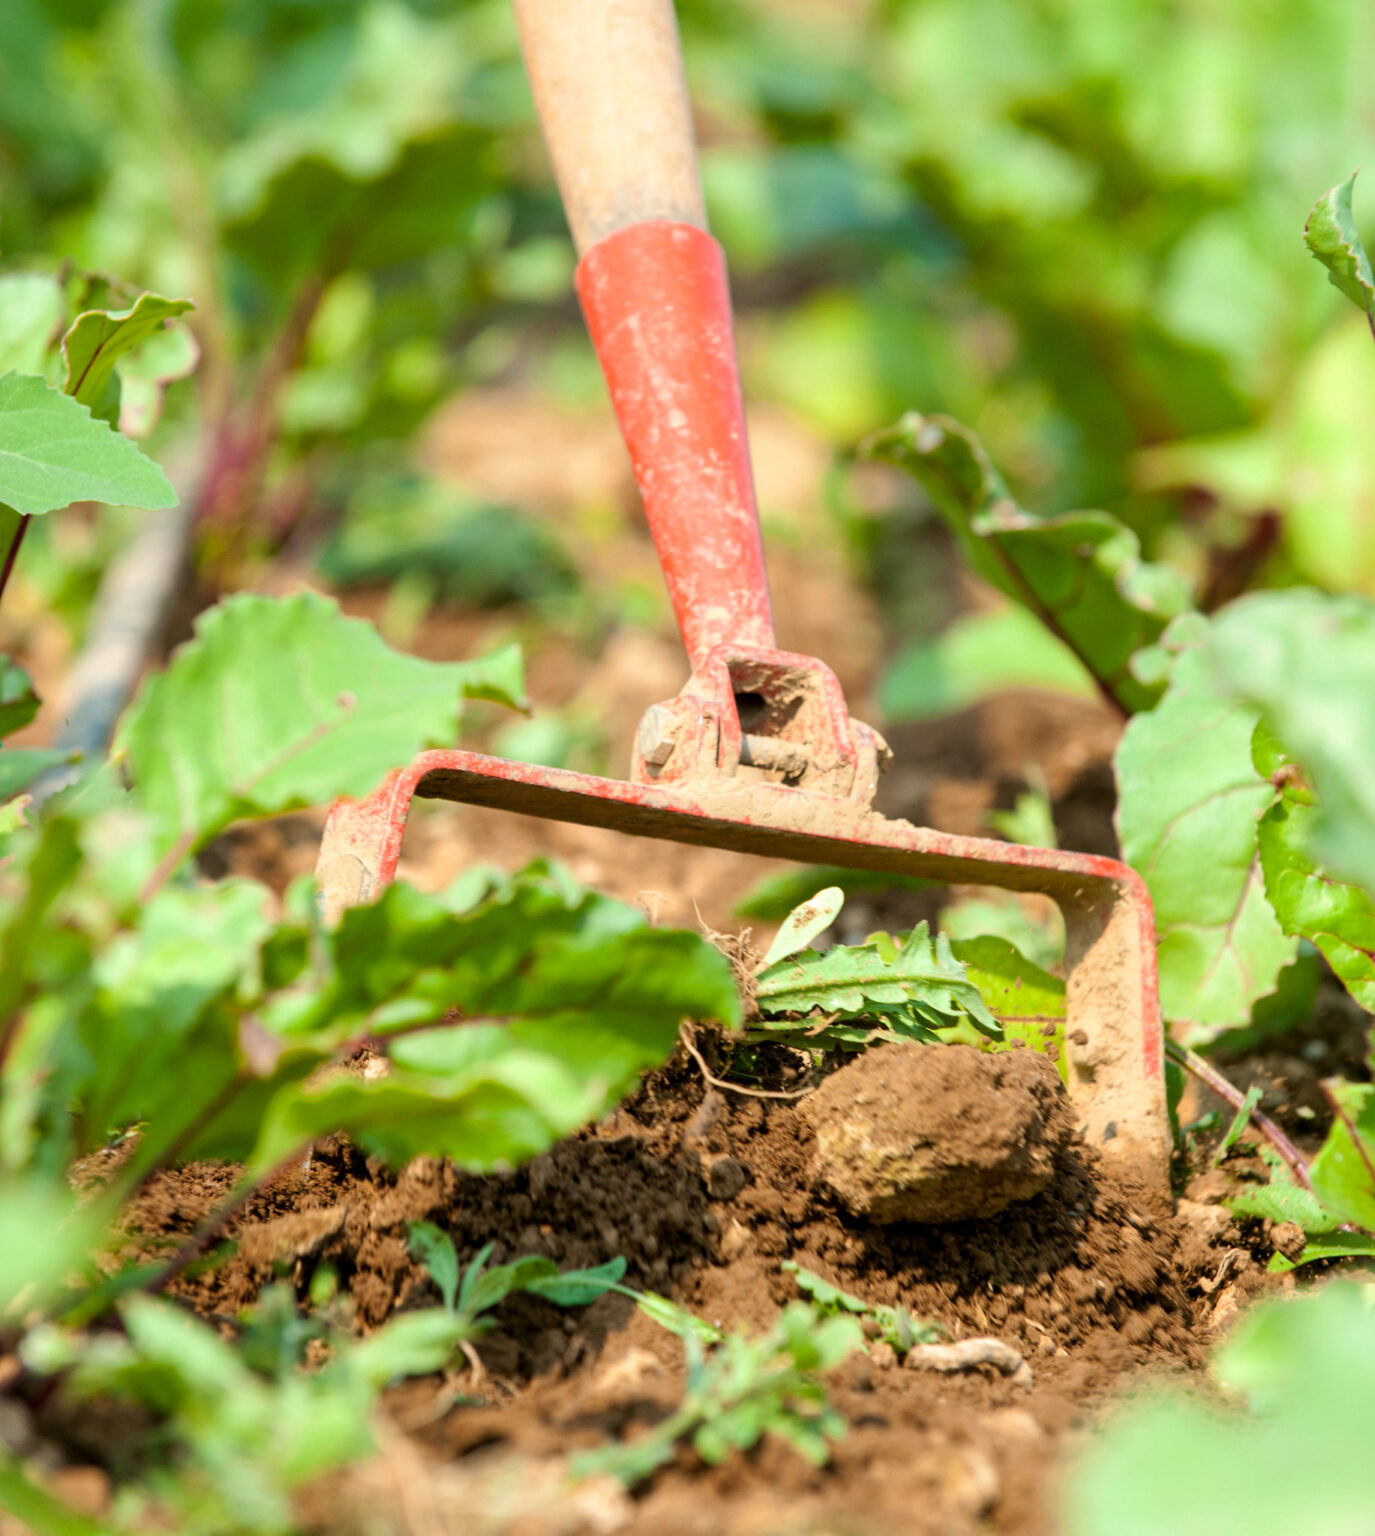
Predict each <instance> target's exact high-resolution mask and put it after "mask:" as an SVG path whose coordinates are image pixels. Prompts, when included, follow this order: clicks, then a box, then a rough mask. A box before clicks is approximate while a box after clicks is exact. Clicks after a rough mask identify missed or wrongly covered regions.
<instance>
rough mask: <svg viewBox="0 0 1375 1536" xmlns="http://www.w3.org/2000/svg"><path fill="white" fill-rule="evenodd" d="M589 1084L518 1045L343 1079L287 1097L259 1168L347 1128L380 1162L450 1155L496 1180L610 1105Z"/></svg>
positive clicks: (264, 1139) (264, 1131) (266, 1121)
mask: <svg viewBox="0 0 1375 1536" xmlns="http://www.w3.org/2000/svg"><path fill="white" fill-rule="evenodd" d="M604 1099H605V1094H604V1093H603V1091H602V1089H601V1085H600V1084H597V1083H589V1082H587V1081H586V1080H585V1079H580V1078H579V1076H578V1075H577V1074H576V1073H574V1072H572V1071H570V1070H568V1069H567V1068H566V1067H564V1066H563V1065H562V1063H560V1062H557V1061H554V1060H551V1059H550V1058H549V1057H547V1056H545V1055H543V1054H542V1053H540V1052H538V1051H526V1050H521V1049H519V1048H517V1047H516V1046H515V1045H514V1044H513V1043H512V1044H509V1045H507V1046H506V1048H504V1049H503V1050H502V1051H500V1052H499V1053H497V1054H495V1055H494V1056H493V1057H492V1059H490V1060H488V1061H484V1062H481V1063H474V1064H472V1065H470V1066H468V1067H467V1068H466V1069H463V1070H460V1071H456V1072H453V1073H439V1072H415V1071H399V1070H396V1069H393V1070H392V1071H390V1072H389V1073H388V1074H387V1075H386V1076H385V1077H381V1078H377V1079H374V1080H372V1081H365V1080H364V1079H362V1078H358V1077H354V1076H352V1075H350V1074H340V1075H339V1076H336V1077H333V1078H331V1079H330V1080H328V1081H326V1082H324V1083H321V1084H319V1085H318V1086H315V1087H311V1088H297V1087H295V1086H293V1087H291V1088H290V1089H287V1090H284V1091H283V1092H282V1093H281V1094H280V1095H279V1096H278V1098H277V1099H276V1100H275V1101H274V1102H273V1103H272V1104H271V1105H270V1106H269V1108H268V1110H267V1113H266V1115H265V1116H264V1118H263V1122H262V1126H261V1129H260V1132H259V1135H258V1141H257V1146H256V1147H255V1149H254V1152H253V1155H252V1158H251V1159H250V1167H252V1168H253V1169H255V1170H257V1171H259V1172H266V1171H267V1170H268V1169H270V1168H273V1167H275V1166H276V1165H277V1163H279V1162H280V1161H281V1160H282V1159H283V1158H284V1157H287V1156H289V1155H291V1154H292V1153H293V1152H294V1151H296V1150H297V1149H298V1148H303V1147H306V1146H309V1145H310V1143H311V1142H313V1141H316V1140H318V1139H319V1138H320V1137H321V1136H327V1135H331V1134H334V1133H335V1132H338V1131H340V1130H343V1131H347V1132H348V1134H349V1135H350V1136H351V1137H352V1138H353V1139H354V1140H355V1141H356V1142H357V1143H358V1145H359V1146H361V1147H363V1148H364V1149H365V1150H366V1151H367V1152H368V1153H369V1154H370V1155H373V1156H378V1157H384V1158H386V1159H388V1160H389V1161H392V1162H396V1163H404V1162H407V1161H409V1160H410V1159H411V1158H413V1157H447V1158H450V1159H451V1160H452V1161H453V1162H455V1163H457V1164H458V1165H459V1166H460V1167H463V1168H468V1169H472V1170H473V1171H475V1172H482V1173H490V1172H491V1171H492V1170H494V1169H497V1168H510V1167H514V1166H517V1165H519V1164H520V1163H524V1162H528V1161H529V1160H530V1158H532V1157H535V1156H536V1155H537V1154H539V1153H540V1152H543V1151H545V1150H546V1149H547V1148H549V1147H551V1146H552V1145H553V1144H554V1142H556V1141H558V1140H559V1138H560V1137H563V1136H567V1135H570V1134H571V1133H572V1132H573V1131H575V1130H577V1128H578V1127H579V1126H580V1125H583V1124H584V1123H585V1122H586V1121H588V1120H589V1119H591V1118H592V1117H593V1116H594V1115H595V1114H596V1113H597V1112H598V1111H599V1110H600V1109H601V1107H602V1105H603V1103H604Z"/></svg>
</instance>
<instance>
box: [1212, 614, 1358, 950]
mask: <svg viewBox="0 0 1375 1536" xmlns="http://www.w3.org/2000/svg"><path fill="white" fill-rule="evenodd" d="M1207 651H1208V657H1209V661H1210V664H1211V665H1212V667H1213V669H1214V672H1215V674H1216V676H1217V678H1218V680H1219V682H1220V684H1221V685H1222V686H1223V687H1224V688H1225V689H1226V690H1227V691H1228V692H1229V693H1230V694H1231V695H1232V696H1233V697H1235V698H1238V699H1241V700H1244V701H1245V702H1246V703H1247V704H1248V705H1251V706H1253V707H1255V708H1258V709H1259V710H1260V711H1261V712H1262V713H1263V715H1264V717H1265V721H1266V724H1267V725H1268V726H1269V728H1270V730H1271V731H1272V732H1273V733H1274V735H1275V736H1276V737H1277V738H1278V739H1279V740H1280V741H1281V742H1282V743H1283V744H1284V747H1285V749H1286V751H1287V752H1288V753H1290V754H1292V757H1293V758H1294V759H1296V760H1297V761H1298V762H1300V763H1302V764H1303V766H1304V770H1305V773H1306V775H1307V776H1308V777H1309V778H1311V782H1312V787H1313V789H1314V791H1316V794H1317V799H1318V803H1319V805H1320V807H1321V810H1320V812H1319V814H1318V815H1317V816H1316V817H1315V818H1304V823H1305V830H1307V829H1309V828H1311V831H1309V833H1308V843H1309V846H1310V849H1311V854H1312V856H1313V858H1314V859H1315V860H1316V861H1318V863H1319V865H1320V866H1321V868H1322V870H1323V871H1324V873H1325V874H1326V875H1328V876H1330V877H1331V878H1333V879H1336V880H1339V881H1341V880H1348V881H1352V882H1354V883H1355V884H1357V885H1359V886H1361V887H1363V888H1364V889H1365V890H1366V891H1367V892H1372V893H1375V711H1372V710H1371V708H1370V700H1371V699H1372V698H1375V601H1372V600H1371V599H1370V598H1366V597H1357V596H1354V595H1351V594H1346V595H1342V596H1338V597H1330V596H1327V595H1326V594H1324V593H1321V592H1315V591H1311V590H1309V589H1307V588H1301V587H1295V588H1289V589H1287V590H1284V591H1280V592H1257V593H1253V594H1252V595H1251V596H1249V597H1244V598H1242V599H1240V600H1239V601H1237V602H1235V603H1232V604H1230V605H1229V606H1228V607H1227V608H1225V609H1224V610H1223V611H1222V613H1220V614H1219V615H1218V617H1217V619H1216V620H1215V621H1214V623H1213V626H1212V629H1211V632H1210V635H1209V638H1208V642H1207ZM1290 798H1291V799H1292V798H1293V795H1292V793H1291V796H1290ZM1332 900H1333V902H1334V904H1335V905H1336V906H1338V907H1340V906H1341V905H1342V903H1343V901H1344V898H1343V897H1342V896H1341V894H1340V893H1335V894H1334V895H1333V896H1332ZM1353 921H1354V914H1353ZM1315 942H1316V941H1315Z"/></svg>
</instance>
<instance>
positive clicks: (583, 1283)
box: [522, 1256, 625, 1307]
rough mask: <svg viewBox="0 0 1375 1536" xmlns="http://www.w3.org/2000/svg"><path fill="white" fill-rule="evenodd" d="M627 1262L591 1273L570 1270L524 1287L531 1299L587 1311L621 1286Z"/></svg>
mask: <svg viewBox="0 0 1375 1536" xmlns="http://www.w3.org/2000/svg"><path fill="white" fill-rule="evenodd" d="M624 1274H625V1260H624V1259H623V1258H620V1257H619V1256H618V1257H616V1258H614V1259H608V1260H607V1261H606V1263H605V1264H598V1265H596V1266H594V1267H593V1268H591V1269H567V1270H565V1271H564V1272H563V1273H562V1274H559V1275H548V1276H544V1277H536V1278H535V1279H532V1280H528V1281H526V1283H525V1284H524V1286H522V1289H523V1290H526V1291H529V1292H530V1293H531V1295H534V1296H543V1297H544V1299H545V1300H546V1301H552V1302H553V1303H554V1304H555V1305H556V1306H560V1307H585V1306H587V1304H588V1303H589V1302H592V1301H596V1299H597V1297H598V1296H605V1295H606V1293H607V1292H608V1291H609V1290H611V1289H613V1287H615V1286H618V1285H619V1284H620V1281H621V1278H622V1277H623V1276H624Z"/></svg>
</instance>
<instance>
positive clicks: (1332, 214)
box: [1303, 171, 1375, 330]
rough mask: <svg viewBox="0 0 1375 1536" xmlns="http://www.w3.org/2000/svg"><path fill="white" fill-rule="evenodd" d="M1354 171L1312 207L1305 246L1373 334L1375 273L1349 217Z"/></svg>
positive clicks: (1374, 327) (1354, 178) (1374, 323)
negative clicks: (1366, 320) (1365, 321)
mask: <svg viewBox="0 0 1375 1536" xmlns="http://www.w3.org/2000/svg"><path fill="white" fill-rule="evenodd" d="M1356 176H1357V172H1355V171H1353V172H1352V173H1351V175H1350V176H1348V177H1347V179H1346V180H1345V181H1344V182H1342V183H1340V185H1338V186H1335V187H1332V188H1331V189H1330V190H1328V191H1326V192H1324V193H1323V195H1322V196H1321V197H1320V198H1319V199H1318V200H1317V202H1316V203H1314V204H1313V209H1312V211H1311V212H1310V213H1309V215H1308V221H1307V223H1305V224H1304V226H1303V238H1304V243H1305V244H1306V245H1307V246H1308V249H1309V250H1310V251H1311V252H1312V253H1313V255H1314V256H1316V257H1317V258H1318V260H1319V261H1320V262H1322V264H1323V266H1325V267H1326V268H1327V280H1328V282H1330V283H1331V284H1332V286H1333V287H1334V288H1338V289H1340V290H1341V291H1342V292H1343V293H1344V294H1345V295H1346V296H1347V298H1348V299H1350V300H1351V302H1352V303H1353V304H1354V305H1356V307H1357V308H1358V309H1363V310H1364V311H1365V313H1366V318H1367V319H1368V320H1369V321H1370V324H1371V328H1372V330H1375V272H1372V271H1371V269H1370V258H1369V257H1368V256H1367V255H1366V253H1365V247H1364V246H1363V245H1362V244H1361V237H1360V235H1359V234H1358V233H1357V232H1356V221H1355V219H1354V218H1353V217H1352V214H1351V193H1352V191H1353V189H1354V188H1355V185H1356Z"/></svg>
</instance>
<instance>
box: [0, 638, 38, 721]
mask: <svg viewBox="0 0 1375 1536" xmlns="http://www.w3.org/2000/svg"><path fill="white" fill-rule="evenodd" d="M38 704H39V699H38V695H37V694H36V693H35V692H34V691H33V684H32V683H31V682H30V681H29V674H28V673H27V672H26V671H25V670H24V669H23V667H21V666H18V665H16V664H15V663H14V662H13V661H11V660H10V658H9V657H8V656H0V737H3V736H8V735H9V734H10V732H11V731H17V730H21V729H22V728H23V727H24V726H26V725H27V724H28V723H29V721H30V720H32V719H33V717H34V716H35V715H36V714H37V713H38Z"/></svg>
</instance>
